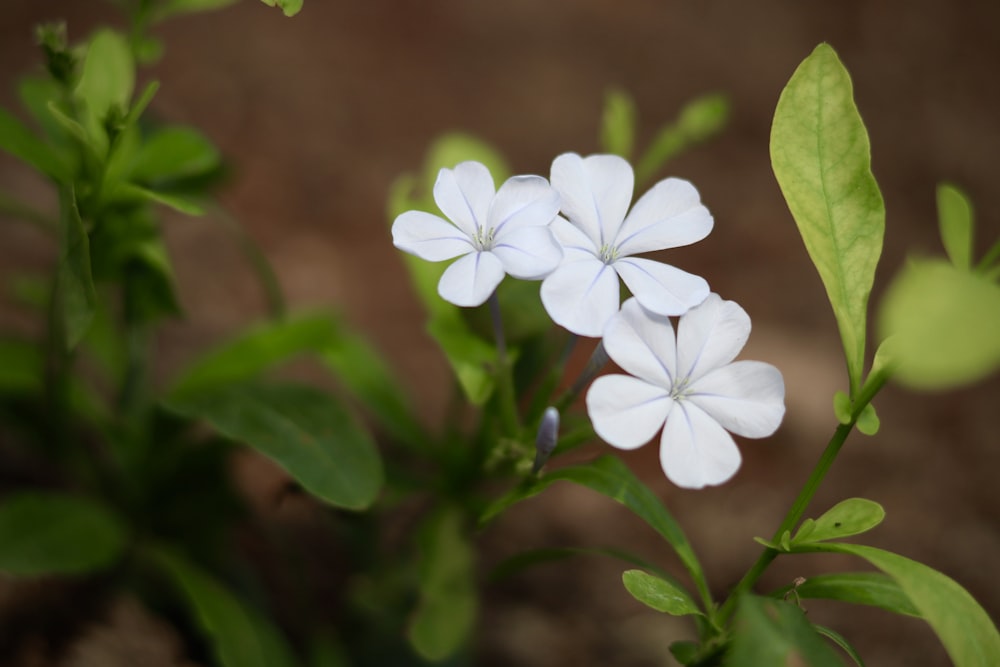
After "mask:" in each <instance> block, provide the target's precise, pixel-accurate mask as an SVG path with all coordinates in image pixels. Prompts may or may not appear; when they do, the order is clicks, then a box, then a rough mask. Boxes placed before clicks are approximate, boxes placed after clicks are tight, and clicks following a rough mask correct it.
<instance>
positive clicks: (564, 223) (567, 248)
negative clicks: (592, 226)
mask: <svg viewBox="0 0 1000 667" xmlns="http://www.w3.org/2000/svg"><path fill="white" fill-rule="evenodd" d="M549 229H551V230H552V233H553V234H554V235H555V237H556V241H558V243H559V245H561V246H562V249H563V253H564V259H563V261H565V262H575V261H578V260H581V259H594V258H596V257H597V246H595V245H594V242H593V241H591V240H590V237H588V236H587V235H586V234H584V233H583V230H581V229H580V228H579V227H577V226H576V225H574V224H573V223H571V222H570V221H569V220H567V219H566V218H564V217H562V216H561V215H557V216H556V219H555V220H553V221H552V224H551V225H549Z"/></svg>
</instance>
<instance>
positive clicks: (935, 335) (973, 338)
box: [879, 260, 1000, 389]
mask: <svg viewBox="0 0 1000 667" xmlns="http://www.w3.org/2000/svg"><path fill="white" fill-rule="evenodd" d="M879 331H880V333H881V335H882V336H883V337H886V338H888V337H889V336H891V337H892V361H893V363H894V374H893V377H894V378H895V379H897V380H899V381H900V382H902V383H903V384H906V385H909V386H912V387H916V388H919V389H944V388H947V387H954V386H959V385H963V384H968V383H971V382H975V381H976V380H979V379H981V378H983V377H986V376H987V375H989V374H991V373H993V372H994V371H995V370H996V369H997V368H998V367H1000V286H998V285H996V284H995V283H993V282H991V281H990V280H989V279H988V278H986V277H985V276H982V275H980V274H977V273H971V272H969V271H966V270H963V269H959V268H956V267H955V266H954V265H952V264H950V263H948V262H945V261H943V260H912V261H910V262H909V263H907V265H906V267H904V268H903V270H902V271H901V272H900V273H899V275H897V276H896V278H895V279H894V280H893V282H892V284H891V285H890V286H889V288H888V290H886V293H885V296H884V297H883V299H882V302H881V304H880V306H879Z"/></svg>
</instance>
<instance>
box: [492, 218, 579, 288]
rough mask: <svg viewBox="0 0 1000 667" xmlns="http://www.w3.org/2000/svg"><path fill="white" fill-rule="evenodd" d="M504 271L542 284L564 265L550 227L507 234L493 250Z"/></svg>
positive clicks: (498, 240)
mask: <svg viewBox="0 0 1000 667" xmlns="http://www.w3.org/2000/svg"><path fill="white" fill-rule="evenodd" d="M492 252H493V254H494V255H496V256H497V257H499V258H500V261H501V262H502V263H503V268H504V271H506V272H507V273H509V274H510V275H512V276H514V277H515V278H520V279H522V280H541V279H542V278H544V277H545V276H547V275H549V274H550V273H552V272H553V271H554V270H555V268H556V267H557V266H559V262H560V261H562V257H563V251H562V248H561V247H560V246H559V244H558V243H557V242H556V238H555V236H553V235H552V232H551V231H550V230H549V228H548V227H522V228H520V229H515V230H514V231H512V232H509V233H507V234H504V235H503V236H502V237H501V238H499V239H497V242H496V245H494V246H493V250H492Z"/></svg>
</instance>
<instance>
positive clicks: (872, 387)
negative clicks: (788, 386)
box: [715, 369, 889, 625]
mask: <svg viewBox="0 0 1000 667" xmlns="http://www.w3.org/2000/svg"><path fill="white" fill-rule="evenodd" d="M888 379H889V372H888V371H887V370H885V369H883V370H881V371H880V372H878V373H872V374H871V375H870V376H869V377H868V380H867V381H866V382H865V385H864V387H862V388H861V391H860V392H859V393H858V395H857V398H856V399H855V401H854V402H853V404H852V406H851V420H850V421H849V422H848V423H846V424H840V425H839V426H837V430H835V431H834V432H833V436H832V437H831V438H830V441H829V442H828V443H827V445H826V449H824V450H823V453H822V454H821V455H820V457H819V461H818V462H817V463H816V467H814V468H813V471H812V474H810V475H809V479H807V480H806V483H805V485H804V486H803V487H802V490H801V491H800V492H799V495H798V497H796V498H795V502H793V503H792V506H791V508H790V509H789V510H788V513H787V514H786V515H785V518H784V520H783V521H782V522H781V525H780V526H778V530H776V531H775V532H774V536H773V537H772V538H771V542H772V543H778V542H779V541H780V540H781V536H782V535H783V534H784V533H785V531H791V530H792V529H793V528H794V527H795V526H796V525H798V523H799V521H800V520H801V519H802V515H803V514H805V511H806V508H807V507H808V506H809V503H810V502H811V501H812V498H813V496H814V495H816V490H817V489H819V485H820V484H821V483H822V482H823V478H825V477H826V473H827V472H828V471H829V470H830V466H831V465H833V461H834V460H835V459H836V458H837V454H838V453H840V448H841V447H842V446H843V445H844V442H845V441H846V440H847V436H848V435H850V433H851V430H852V429H853V428H854V424H855V423H856V422H857V420H858V417H859V416H860V415H861V411H862V410H864V408H865V407H866V406H867V405H868V404H869V403H871V401H872V398H874V397H875V394H877V393H878V392H879V390H880V389H881V388H882V387H883V386H885V383H886V381H887V380H888ZM779 554H780V552H779V551H778V550H777V549H772V548H770V547H765V549H764V551H763V553H761V555H760V556H759V557H758V558H757V561H756V562H755V563H754V564H753V565H752V566H751V567H750V569H749V570H747V573H746V574H745V575H743V578H742V579H740V581H739V582H738V583H737V584H736V586H734V587H733V589H732V590H731V591H730V593H729V597H727V598H726V601H725V602H724V603H723V604H722V606H721V607H720V608H719V613H718V615H717V616H716V618H715V620H716V621H717V622H718V623H719V624H720V625H721V624H723V623H725V622H726V620H728V618H729V617H730V616H731V615H732V613H733V611H734V608H735V606H736V603H737V601H738V600H739V598H740V596H741V595H742V594H743V593H745V592H747V591H749V590H750V589H751V588H752V587H753V585H754V584H755V583H757V580H758V579H759V578H760V576H761V575H762V574H764V571H765V570H767V568H768V566H770V565H771V562H772V561H773V560H774V559H775V558H777V557H778V555H779Z"/></svg>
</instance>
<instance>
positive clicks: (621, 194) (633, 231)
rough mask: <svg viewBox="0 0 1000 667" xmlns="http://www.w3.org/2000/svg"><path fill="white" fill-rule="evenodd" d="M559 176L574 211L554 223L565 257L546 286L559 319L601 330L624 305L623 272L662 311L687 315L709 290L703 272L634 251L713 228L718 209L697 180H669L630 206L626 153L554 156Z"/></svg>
mask: <svg viewBox="0 0 1000 667" xmlns="http://www.w3.org/2000/svg"><path fill="white" fill-rule="evenodd" d="M551 179H552V187H553V188H555V189H556V191H557V192H558V193H559V196H560V197H561V198H562V211H563V213H564V214H565V215H566V218H568V220H566V219H563V218H562V217H559V218H556V221H555V222H553V223H552V231H553V232H554V233H555V235H556V238H558V239H559V242H560V243H561V244H562V246H563V251H564V253H565V257H564V258H563V262H562V264H560V266H559V268H558V269H556V270H555V271H554V272H553V273H552V274H551V275H549V276H548V277H547V278H546V279H545V281H544V282H543V283H542V291H541V292H542V303H543V304H545V309H546V310H547V311H548V313H549V316H550V317H551V318H552V319H553V320H555V322H556V323H557V324H559V325H562V326H563V327H565V328H567V329H569V330H570V331H572V332H573V333H575V334H578V335H581V336H591V337H597V336H600V335H601V334H602V333H603V332H604V325H605V324H607V322H608V320H609V319H610V318H611V316H612V315H614V314H615V313H616V312H618V304H619V301H620V299H619V287H618V276H621V279H622V280H624V281H625V284H626V285H627V286H628V288H629V290H631V292H632V294H633V295H634V296H635V297H636V298H637V299H638V300H639V303H641V304H642V305H643V306H644V307H645V308H646V309H648V310H650V311H652V312H654V313H657V314H659V315H681V314H683V313H685V312H686V311H687V310H688V309H689V308H692V307H694V306H697V305H698V304H699V303H701V302H702V301H703V300H704V299H705V297H706V296H708V292H709V288H708V283H707V282H705V280H704V279H703V278H700V277H698V276H695V275H692V274H690V273H687V272H685V271H681V270H680V269H677V268H675V267H673V266H670V265H669V264H663V263H661V262H656V261H653V260H650V259H641V258H637V257H632V255H635V254H638V253H643V252H651V251H654V250H663V249H666V248H676V247H679V246H684V245H688V244H691V243H694V242H696V241H700V240H701V239H703V238H705V237H706V236H708V233H709V232H710V231H712V224H713V221H712V216H711V214H710V213H709V212H708V209H707V208H705V207H704V206H702V204H701V200H700V197H699V196H698V191H697V190H695V188H694V186H693V185H691V184H690V183H689V182H687V181H685V180H681V179H679V178H668V179H665V180H662V181H660V182H659V183H657V184H656V185H654V186H653V188H652V189H651V190H649V192H647V193H646V194H645V195H643V196H642V197H641V198H640V199H639V201H638V202H636V204H635V206H633V207H632V210H631V212H628V206H629V203H630V202H631V200H632V188H633V185H634V182H635V177H634V176H633V174H632V167H631V166H630V165H629V163H628V162H627V161H625V160H624V159H622V158H620V157H617V156H615V155H592V156H590V157H587V158H581V157H580V156H579V155H577V154H575V153H566V154H563V155H560V156H559V157H557V158H556V159H555V160H554V161H553V162H552V174H551ZM626 212H628V215H627V216H626Z"/></svg>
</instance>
